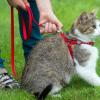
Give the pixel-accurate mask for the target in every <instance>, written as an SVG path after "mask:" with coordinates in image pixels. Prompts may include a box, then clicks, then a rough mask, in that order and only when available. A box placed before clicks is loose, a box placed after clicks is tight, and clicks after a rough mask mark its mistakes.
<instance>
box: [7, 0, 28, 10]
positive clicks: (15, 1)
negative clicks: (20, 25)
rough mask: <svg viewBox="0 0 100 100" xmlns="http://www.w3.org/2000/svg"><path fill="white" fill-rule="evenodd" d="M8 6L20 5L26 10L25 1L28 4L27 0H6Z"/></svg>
mask: <svg viewBox="0 0 100 100" xmlns="http://www.w3.org/2000/svg"><path fill="white" fill-rule="evenodd" d="M7 1H8V3H9V5H10V6H13V7H16V8H17V7H21V8H22V9H24V10H26V7H25V3H26V4H27V5H28V6H29V3H28V1H27V0H7Z"/></svg>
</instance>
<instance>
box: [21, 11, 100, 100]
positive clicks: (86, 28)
mask: <svg viewBox="0 0 100 100" xmlns="http://www.w3.org/2000/svg"><path fill="white" fill-rule="evenodd" d="M99 35H100V21H99V20H98V19H97V18H96V13H95V12H83V13H82V14H81V15H80V16H79V17H78V18H77V20H76V21H75V22H74V24H73V25H72V28H71V30H70V32H69V36H70V37H71V38H77V39H78V40H79V41H82V42H91V41H93V39H94V38H95V37H98V36H99ZM73 55H74V63H75V64H73V61H72V57H71V55H70V53H69V49H68V46H67V45H66V43H65V41H64V39H63V38H62V37H61V36H60V34H55V35H53V36H50V37H47V38H44V39H43V40H41V41H40V42H38V44H37V45H36V46H35V47H34V48H33V49H32V52H31V53H30V55H29V57H28V61H27V63H26V65H25V68H24V71H23V75H22V80H21V86H22V88H24V89H26V90H27V91H28V92H30V93H32V94H35V96H36V97H37V100H44V99H45V97H46V96H47V95H48V93H49V92H50V94H51V95H54V94H56V93H58V92H59V91H60V90H61V89H62V88H63V87H64V86H65V85H66V84H69V83H70V81H71V79H72V77H73V75H75V74H77V75H78V76H79V77H80V78H82V79H83V80H85V81H86V82H88V83H89V84H90V85H93V86H100V77H99V76H98V75H97V74H96V62H97V59H98V49H97V48H96V47H95V46H92V45H89V44H80V45H79V44H78V45H75V46H74V47H73Z"/></svg>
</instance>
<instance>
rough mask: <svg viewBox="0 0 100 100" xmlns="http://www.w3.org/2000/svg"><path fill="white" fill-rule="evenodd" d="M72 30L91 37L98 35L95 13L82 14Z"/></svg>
mask: <svg viewBox="0 0 100 100" xmlns="http://www.w3.org/2000/svg"><path fill="white" fill-rule="evenodd" d="M74 28H75V29H77V30H78V31H79V32H80V33H81V34H82V35H91V36H92V37H96V36H98V35H100V21H99V20H97V19H96V13H95V12H90V13H88V12H83V13H82V14H81V15H80V17H79V18H78V19H77V20H76V22H75V24H74ZM76 34H77V33H76Z"/></svg>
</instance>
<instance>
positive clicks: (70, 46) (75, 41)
mask: <svg viewBox="0 0 100 100" xmlns="http://www.w3.org/2000/svg"><path fill="white" fill-rule="evenodd" d="M60 36H61V37H62V38H63V40H64V41H65V43H66V45H67V46H68V50H69V53H70V55H71V58H72V62H73V64H74V54H73V46H74V45H76V44H78V45H81V44H87V45H94V42H82V41H79V40H78V39H69V38H68V36H67V35H65V34H64V33H63V32H62V33H61V34H60Z"/></svg>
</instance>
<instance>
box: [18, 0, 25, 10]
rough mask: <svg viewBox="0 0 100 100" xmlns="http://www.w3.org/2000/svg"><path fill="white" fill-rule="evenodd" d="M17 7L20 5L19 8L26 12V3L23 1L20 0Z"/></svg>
mask: <svg viewBox="0 0 100 100" xmlns="http://www.w3.org/2000/svg"><path fill="white" fill-rule="evenodd" d="M17 5H18V6H19V7H21V8H22V9H24V10H26V6H25V3H24V2H23V1H22V0H19V1H18V3H17Z"/></svg>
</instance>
